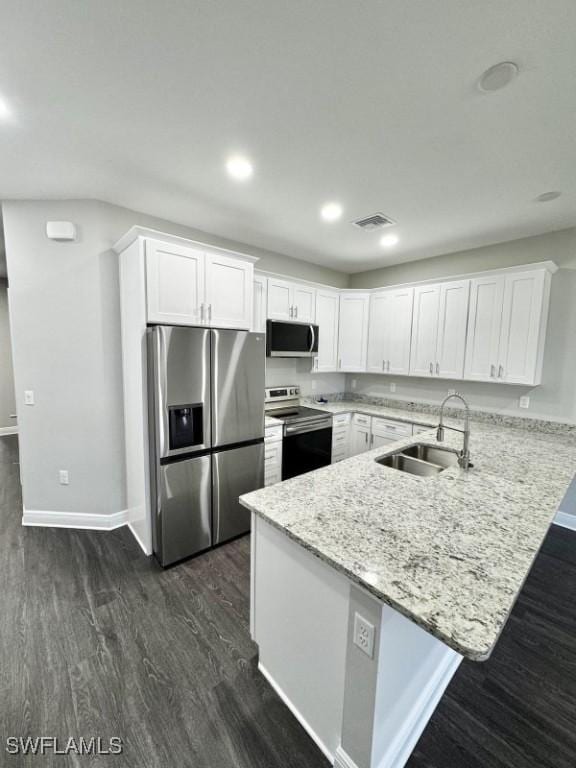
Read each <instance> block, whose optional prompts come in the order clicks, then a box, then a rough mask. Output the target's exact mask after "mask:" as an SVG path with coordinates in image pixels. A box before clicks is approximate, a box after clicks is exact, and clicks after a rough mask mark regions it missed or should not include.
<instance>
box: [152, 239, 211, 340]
mask: <svg viewBox="0 0 576 768" xmlns="http://www.w3.org/2000/svg"><path fill="white" fill-rule="evenodd" d="M204 265H205V262H204V251H202V250H200V249H196V248H193V247H190V246H183V245H174V244H172V243H163V242H162V241H160V240H147V241H146V285H147V299H148V322H150V323H170V324H173V325H199V324H200V323H202V322H203V320H204V318H203V313H204Z"/></svg>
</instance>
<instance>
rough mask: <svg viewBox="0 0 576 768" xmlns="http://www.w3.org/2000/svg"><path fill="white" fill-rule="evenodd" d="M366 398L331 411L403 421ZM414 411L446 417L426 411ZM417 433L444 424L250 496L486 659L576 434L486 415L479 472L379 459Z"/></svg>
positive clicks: (572, 461) (345, 568)
mask: <svg viewBox="0 0 576 768" xmlns="http://www.w3.org/2000/svg"><path fill="white" fill-rule="evenodd" d="M354 406H356V407H354ZM357 406H358V403H348V404H347V403H330V404H329V405H328V406H325V408H326V410H330V411H332V412H338V411H340V412H342V411H347V410H358V411H362V412H370V413H377V415H382V416H386V415H388V416H389V417H391V418H396V419H399V418H400V413H401V412H399V411H398V410H394V409H386V408H382V407H380V406H370V407H369V408H368V407H367V406H365V405H364V404H362V406H361V407H360V408H358V407H357ZM316 407H319V406H318V404H316ZM373 408H374V410H372V409H373ZM405 420H407V421H419V422H421V423H426V422H428V423H435V419H433V418H431V417H430V415H428V416H425V415H424V414H422V415H417V414H416V413H414V412H412V413H410V414H405ZM415 442H429V443H431V444H435V443H436V439H435V432H434V430H431V431H430V432H429V433H424V434H421V435H419V436H418V437H413V438H408V439H404V440H399V441H398V442H397V443H394V444H391V445H390V446H387V447H386V448H382V447H381V448H377V449H374V450H372V451H369V452H367V453H363V454H361V455H359V456H355V457H353V458H350V459H348V460H346V461H342V462H339V463H338V464H334V465H332V466H329V467H324V468H323V469H319V470H317V471H315V472H311V473H309V474H307V475H302V476H300V477H297V478H293V479H292V480H288V481H286V482H283V483H278V484H277V485H274V486H270V487H268V488H264V489H262V490H259V491H255V492H253V493H250V494H247V495H245V496H243V497H241V501H242V503H243V504H244V506H246V507H247V508H248V509H250V510H252V511H253V512H255V513H256V514H258V515H259V516H260V517H262V518H263V519H265V520H267V521H268V522H269V523H271V524H272V525H274V526H275V527H277V528H279V529H280V530H282V531H284V532H285V533H286V534H287V535H288V536H290V537H291V538H292V539H294V540H295V541H297V542H298V543H300V544H301V545H302V546H303V547H305V548H306V549H308V550H310V551H311V552H313V553H314V554H315V555H317V556H318V557H320V558H321V559H323V560H324V561H325V562H327V563H329V564H330V565H331V566H333V567H334V568H337V569H338V570H339V571H341V572H342V573H344V574H345V575H346V576H347V577H349V578H350V579H351V580H353V581H355V582H357V583H358V584H360V585H362V586H363V587H365V588H366V589H367V590H369V591H370V592H371V593H372V594H374V595H375V596H376V597H378V598H379V599H381V600H383V601H384V602H386V603H387V604H389V605H390V606H392V607H393V608H395V609H396V610H398V611H399V612H400V613H402V614H404V615H405V616H407V617H408V618H410V619H411V620H412V621H414V622H416V623H417V624H419V625H420V626H422V627H423V628H424V629H426V630H427V631H428V632H430V633H431V634H433V635H435V636H436V637H438V638H439V639H440V640H442V641H443V642H445V643H446V644H447V645H448V646H450V647H451V648H453V649H455V650H456V651H458V652H459V653H461V654H463V655H464V656H466V657H468V658H470V659H473V660H477V661H481V660H483V659H486V658H487V657H488V656H489V654H490V652H491V650H492V648H493V647H494V645H495V643H496V641H497V639H498V637H499V635H500V632H501V631H502V628H503V627H504V624H505V623H506V620H507V618H508V615H509V613H510V610H511V608H512V606H513V605H514V602H515V600H516V597H517V595H518V593H519V591H520V589H521V587H522V585H523V583H524V579H525V578H526V576H527V574H528V571H529V570H530V567H531V565H532V562H533V560H534V557H535V556H536V554H537V552H538V549H539V548H540V545H541V543H542V540H543V538H544V536H545V535H546V532H547V530H548V526H549V525H550V523H551V521H552V519H553V517H554V514H555V512H556V510H557V508H558V505H559V504H560V502H561V500H562V498H563V496H564V493H565V492H566V489H567V487H568V485H569V484H570V481H571V480H572V478H573V476H574V474H575V472H576V436H575V435H574V433H573V432H566V433H565V434H558V433H555V434H548V433H545V432H535V431H530V430H520V429H515V428H510V427H503V426H497V425H494V424H485V423H477V422H475V423H474V424H473V428H472V437H471V444H470V448H471V454H472V461H473V462H474V468H473V469H471V470H470V472H468V473H464V472H463V471H462V470H460V469H459V468H457V467H456V468H451V469H447V470H445V471H444V472H442V473H441V474H440V475H438V476H436V477H431V478H418V477H414V476H412V475H409V474H406V473H403V472H399V471H397V470H394V469H389V468H387V467H382V466H381V465H379V464H377V463H376V462H375V461H374V459H375V458H377V457H379V456H382V455H384V454H386V453H391V452H393V451H394V450H397V449H398V448H399V447H401V446H407V445H411V444H412V443H415ZM444 445H446V446H451V447H454V448H459V447H460V445H461V436H460V435H458V434H456V433H450V432H448V431H447V432H446V441H445V443H444Z"/></svg>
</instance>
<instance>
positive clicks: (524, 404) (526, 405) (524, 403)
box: [518, 395, 530, 408]
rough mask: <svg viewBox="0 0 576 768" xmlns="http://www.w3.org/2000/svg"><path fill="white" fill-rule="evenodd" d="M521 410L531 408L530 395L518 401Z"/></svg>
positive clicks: (523, 396)
mask: <svg viewBox="0 0 576 768" xmlns="http://www.w3.org/2000/svg"><path fill="white" fill-rule="evenodd" d="M518 405H519V406H520V408H530V397H529V396H528V395H522V397H521V398H520V400H519V401H518Z"/></svg>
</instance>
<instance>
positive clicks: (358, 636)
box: [354, 613, 374, 659]
mask: <svg viewBox="0 0 576 768" xmlns="http://www.w3.org/2000/svg"><path fill="white" fill-rule="evenodd" d="M354 645H357V646H358V648H360V650H361V651H362V652H363V653H365V654H366V656H369V657H370V658H371V659H372V658H374V624H370V622H369V621H367V619H365V618H364V617H363V616H360V614H359V613H355V614H354Z"/></svg>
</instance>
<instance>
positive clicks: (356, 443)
mask: <svg viewBox="0 0 576 768" xmlns="http://www.w3.org/2000/svg"><path fill="white" fill-rule="evenodd" d="M371 421H372V419H371V417H370V416H365V415H364V414H363V413H355V414H354V415H353V416H352V423H351V425H350V456H356V455H357V454H358V453H364V451H367V450H368V449H369V448H370V434H371V432H370V426H371V424H370V423H371Z"/></svg>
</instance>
